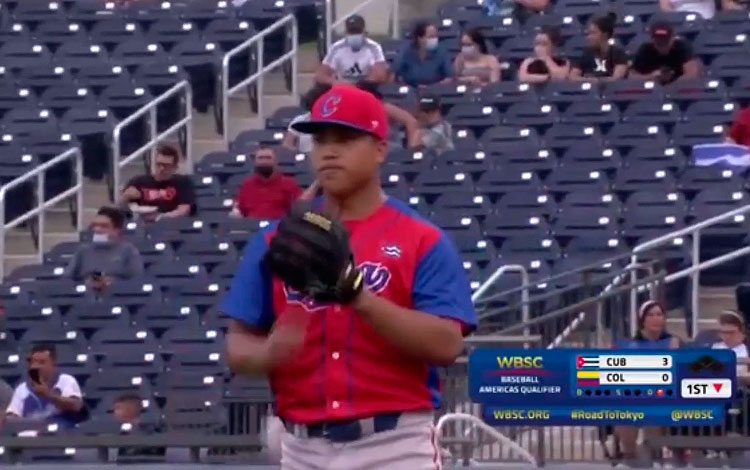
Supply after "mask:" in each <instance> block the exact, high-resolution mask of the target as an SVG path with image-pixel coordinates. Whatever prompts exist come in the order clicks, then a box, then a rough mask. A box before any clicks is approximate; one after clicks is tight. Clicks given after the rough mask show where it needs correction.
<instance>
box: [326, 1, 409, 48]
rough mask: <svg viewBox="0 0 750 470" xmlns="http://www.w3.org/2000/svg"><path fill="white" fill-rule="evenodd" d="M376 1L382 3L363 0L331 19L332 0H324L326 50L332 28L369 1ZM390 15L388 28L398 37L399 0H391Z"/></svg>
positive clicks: (368, 3) (329, 45)
mask: <svg viewBox="0 0 750 470" xmlns="http://www.w3.org/2000/svg"><path fill="white" fill-rule="evenodd" d="M375 2H377V3H378V5H380V4H382V3H383V1H382V0H365V1H364V2H362V3H360V4H359V5H357V6H356V7H354V8H352V9H351V10H350V11H349V12H348V13H347V14H345V15H342V16H341V18H339V19H337V20H335V21H334V19H333V0H326V5H325V8H326V10H325V15H326V51H329V50H330V49H331V44H332V43H333V30H334V29H336V28H337V27H338V26H339V25H341V24H342V23H344V22H345V21H346V19H347V18H349V17H350V16H352V15H356V14H357V13H359V12H361V11H362V10H364V9H365V8H366V7H368V6H370V4H371V3H375ZM390 17H391V24H390V28H389V29H390V30H391V37H392V38H393V39H398V37H399V35H400V32H399V30H400V24H399V22H400V21H401V20H400V15H399V0H392V1H391V11H390Z"/></svg>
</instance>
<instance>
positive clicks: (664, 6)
mask: <svg viewBox="0 0 750 470" xmlns="http://www.w3.org/2000/svg"><path fill="white" fill-rule="evenodd" d="M659 6H660V7H661V11H680V12H685V13H697V14H699V15H700V16H701V17H702V18H703V19H705V20H710V19H711V18H713V17H714V14H715V13H716V0H659Z"/></svg>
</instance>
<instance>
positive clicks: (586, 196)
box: [558, 189, 622, 218]
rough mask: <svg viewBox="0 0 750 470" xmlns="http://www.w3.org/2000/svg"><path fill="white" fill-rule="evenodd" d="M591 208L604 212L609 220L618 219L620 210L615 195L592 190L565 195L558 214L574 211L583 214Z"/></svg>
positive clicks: (618, 201)
mask: <svg viewBox="0 0 750 470" xmlns="http://www.w3.org/2000/svg"><path fill="white" fill-rule="evenodd" d="M591 208H593V209H600V210H604V211H606V212H607V213H608V214H609V215H608V216H609V217H610V218H612V217H614V218H619V214H620V211H621V210H622V207H621V204H620V200H619V199H618V198H617V196H616V195H614V194H612V193H609V192H601V191H597V190H593V189H583V190H580V191H573V192H570V193H568V194H566V195H565V197H563V199H562V201H560V204H559V209H558V214H560V216H563V215H565V214H568V213H572V212H575V211H581V212H585V211H587V210H588V209H591Z"/></svg>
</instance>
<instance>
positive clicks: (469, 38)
mask: <svg viewBox="0 0 750 470" xmlns="http://www.w3.org/2000/svg"><path fill="white" fill-rule="evenodd" d="M454 67H455V69H456V80H457V81H459V82H461V83H468V84H471V85H479V86H483V85H487V84H489V83H495V82H499V81H500V62H498V60H497V57H495V56H493V55H492V54H490V53H489V50H488V49H487V42H486V41H485V40H484V36H483V35H482V31H481V30H480V29H479V28H473V29H470V30H468V31H466V32H465V33H464V34H463V35H461V52H459V53H458V55H457V56H456V60H455V62H454Z"/></svg>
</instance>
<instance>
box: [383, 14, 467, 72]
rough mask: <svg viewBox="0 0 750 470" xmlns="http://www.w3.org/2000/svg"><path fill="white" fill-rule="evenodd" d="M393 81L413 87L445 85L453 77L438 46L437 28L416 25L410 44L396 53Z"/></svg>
mask: <svg viewBox="0 0 750 470" xmlns="http://www.w3.org/2000/svg"><path fill="white" fill-rule="evenodd" d="M393 72H394V74H395V75H396V80H398V81H401V82H404V83H406V84H408V85H411V86H413V87H419V86H426V85H432V84H434V83H438V82H448V81H450V80H451V78H452V76H453V69H452V67H451V62H450V59H449V58H448V54H447V53H446V52H445V49H443V48H442V47H441V46H440V39H439V38H438V29H437V26H436V25H435V24H433V23H428V22H424V21H423V22H418V23H417V24H416V25H415V26H414V29H413V30H412V33H411V41H409V43H408V44H406V45H405V46H404V47H403V49H401V51H400V52H399V55H398V57H397V58H396V62H395V63H394V65H393Z"/></svg>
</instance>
